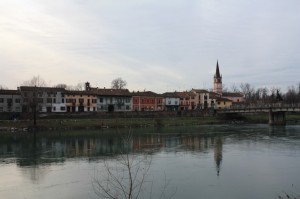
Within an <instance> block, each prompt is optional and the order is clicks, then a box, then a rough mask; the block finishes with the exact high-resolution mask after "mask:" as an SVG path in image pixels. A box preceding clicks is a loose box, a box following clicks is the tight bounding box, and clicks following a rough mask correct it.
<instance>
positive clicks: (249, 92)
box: [240, 83, 254, 101]
mask: <svg viewBox="0 0 300 199" xmlns="http://www.w3.org/2000/svg"><path fill="white" fill-rule="evenodd" d="M240 88H241V91H242V93H243V94H244V95H245V98H246V100H247V101H250V100H251V98H252V96H253V94H254V88H253V87H252V86H251V85H250V84H249V83H241V85H240Z"/></svg>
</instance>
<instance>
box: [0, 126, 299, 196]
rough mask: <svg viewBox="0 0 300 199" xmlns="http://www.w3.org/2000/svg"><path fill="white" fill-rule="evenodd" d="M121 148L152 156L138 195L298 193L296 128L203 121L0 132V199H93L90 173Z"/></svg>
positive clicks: (99, 171) (115, 160) (112, 161)
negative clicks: (154, 126)
mask: <svg viewBox="0 0 300 199" xmlns="http://www.w3.org/2000/svg"><path fill="white" fill-rule="evenodd" d="M128 135H130V136H131V137H130V141H129V144H128V145H127V144H124V142H123V141H124V137H126V138H127V136H128ZM124 149H129V151H130V152H129V155H132V157H136V158H141V157H145V156H146V158H147V159H148V160H149V159H150V160H151V162H150V163H149V164H148V165H147V166H148V167H147V168H149V171H148V172H147V176H146V178H147V180H145V181H144V185H143V186H144V188H143V192H142V193H143V195H141V196H143V198H150V196H151V197H152V198H159V196H161V195H163V196H165V197H166V198H170V196H172V198H175V199H182V198H203V199H210V198H211V199H218V198H222V199H235V198H236V199H253V198H255V199H267V198H270V199H271V198H278V196H284V195H285V193H288V194H290V195H297V194H300V126H285V127H269V126H267V125H213V126H209V125H207V126H193V127H176V128H175V127H170V128H160V129H151V128H145V129H144V128H140V129H131V130H128V129H119V130H117V129H103V130H89V131H88V130H86V131H70V132H49V133H44V132H43V133H38V135H37V137H36V139H34V137H33V135H32V134H30V133H23V134H2V135H0V198H1V199H19V198H20V199H29V198H30V199H41V198H42V199H54V198H55V199H68V198H72V199H83V198H91V199H95V198H99V197H98V196H97V195H96V194H95V190H94V189H93V184H94V183H95V181H94V179H98V180H99V181H100V182H102V180H104V179H103V176H104V177H105V176H107V175H106V174H107V167H110V166H111V165H112V167H115V166H116V165H117V164H119V163H120V162H119V158H120V157H122V156H124V155H125V154H124V153H123V152H124ZM122 153H123V154H122ZM145 154H146V155H145ZM116 168H120V167H116ZM143 169H144V168H143ZM98 175H100V176H101V178H98ZM162 198H163V197H162Z"/></svg>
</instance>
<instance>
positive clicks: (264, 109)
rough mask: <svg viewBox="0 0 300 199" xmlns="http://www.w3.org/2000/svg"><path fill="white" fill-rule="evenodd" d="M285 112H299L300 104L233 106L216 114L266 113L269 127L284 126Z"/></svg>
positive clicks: (219, 110)
mask: <svg viewBox="0 0 300 199" xmlns="http://www.w3.org/2000/svg"><path fill="white" fill-rule="evenodd" d="M286 112H300V104H283V103H271V104H252V105H244V104H243V105H233V106H232V107H230V108H225V109H218V110H217V113H229V114H230V113H268V114H269V124H270V125H285V124H286V118H285V113H286Z"/></svg>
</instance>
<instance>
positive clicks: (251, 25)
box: [0, 0, 300, 93]
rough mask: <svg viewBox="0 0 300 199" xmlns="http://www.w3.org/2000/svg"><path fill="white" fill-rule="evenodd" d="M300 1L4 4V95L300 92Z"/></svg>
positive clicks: (0, 29)
mask: <svg viewBox="0 0 300 199" xmlns="http://www.w3.org/2000/svg"><path fill="white" fill-rule="evenodd" d="M299 24H300V1H299V0H251V1H241V0H51V1H50V0H0V67H1V75H0V77H1V78H0V85H2V86H6V87H8V88H10V89H16V88H17V86H19V85H20V84H21V83H22V82H24V81H25V80H28V79H30V78H31V77H33V76H37V75H40V76H41V77H42V78H43V79H45V80H46V81H47V83H48V84H49V85H51V86H52V85H55V84H58V83H66V84H68V85H76V84H77V83H79V82H86V81H89V82H90V83H91V86H93V87H94V86H95V87H96V86H97V87H110V83H111V81H112V80H113V79H115V78H117V77H121V78H123V79H124V80H126V81H127V84H128V85H127V88H128V89H130V90H131V91H132V90H135V91H137V90H144V89H146V90H152V91H154V92H158V93H161V92H166V91H175V90H177V91H179V90H188V89H191V88H205V89H210V88H212V87H213V74H214V72H215V67H216V62H217V60H219V66H220V72H221V74H222V76H223V83H224V84H225V85H226V86H227V87H230V86H231V85H232V84H236V85H239V84H240V83H244V82H248V83H250V84H252V85H253V86H255V87H256V88H257V87H262V86H276V87H278V86H280V87H282V88H286V87H288V86H291V85H296V84H298V83H299V82H300V78H299V76H300V65H299V64H300V25H299Z"/></svg>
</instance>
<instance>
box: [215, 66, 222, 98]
mask: <svg viewBox="0 0 300 199" xmlns="http://www.w3.org/2000/svg"><path fill="white" fill-rule="evenodd" d="M214 92H215V93H217V94H219V95H222V75H220V70H219V63H218V61H217V66H216V73H215V75H214Z"/></svg>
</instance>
